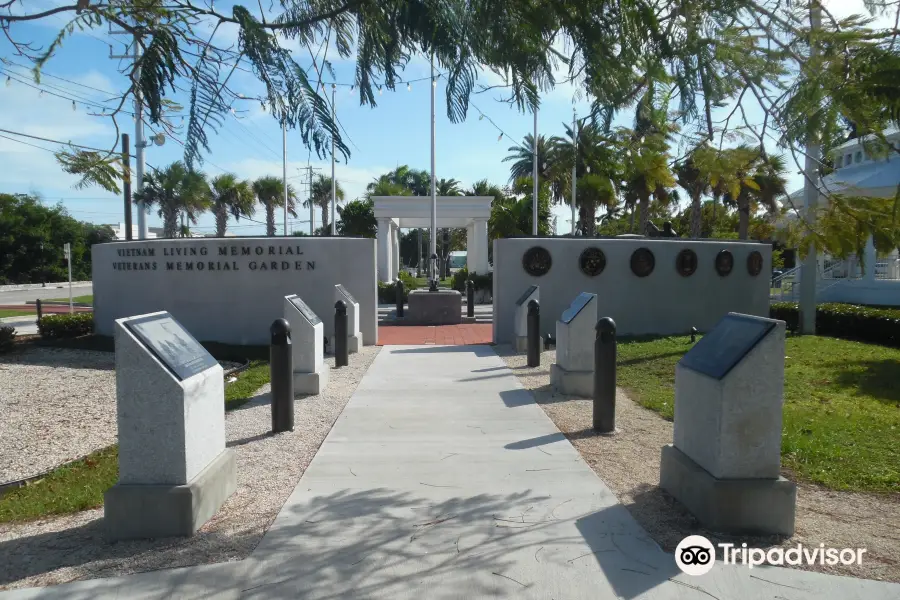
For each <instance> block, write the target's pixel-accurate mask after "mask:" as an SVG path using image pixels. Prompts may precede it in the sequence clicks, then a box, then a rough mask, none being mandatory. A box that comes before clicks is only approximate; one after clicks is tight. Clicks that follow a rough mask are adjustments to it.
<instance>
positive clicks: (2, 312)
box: [0, 309, 37, 319]
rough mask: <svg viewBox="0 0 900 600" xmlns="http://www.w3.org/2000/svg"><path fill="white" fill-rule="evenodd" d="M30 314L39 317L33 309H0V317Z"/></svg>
mask: <svg viewBox="0 0 900 600" xmlns="http://www.w3.org/2000/svg"><path fill="white" fill-rule="evenodd" d="M28 315H32V316H33V317H35V318H37V315H36V314H35V312H34V311H33V310H6V309H4V310H0V319H2V318H3V317H27V316H28Z"/></svg>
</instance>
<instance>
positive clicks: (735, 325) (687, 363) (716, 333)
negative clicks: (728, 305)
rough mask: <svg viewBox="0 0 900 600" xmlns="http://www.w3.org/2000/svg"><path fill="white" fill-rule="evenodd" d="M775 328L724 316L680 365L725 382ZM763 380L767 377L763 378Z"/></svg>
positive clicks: (764, 322)
mask: <svg viewBox="0 0 900 600" xmlns="http://www.w3.org/2000/svg"><path fill="white" fill-rule="evenodd" d="M774 327H775V322H774V321H770V320H768V319H762V318H760V317H751V316H748V315H725V317H724V318H723V319H722V320H721V321H719V322H718V323H717V324H716V326H715V327H713V330H712V331H710V332H709V333H707V334H706V335H704V336H703V337H702V338H700V341H699V342H697V343H696V344H694V347H693V348H691V349H690V350H689V351H688V353H687V354H685V355H684V356H683V357H681V360H680V361H679V363H678V364H680V365H681V366H682V367H686V368H688V369H690V370H692V371H697V372H698V373H703V374H704V375H708V376H709V377H712V378H713V379H722V378H723V377H725V376H726V375H728V373H729V372H730V371H731V369H733V368H734V367H735V366H736V365H737V364H738V363H739V362H741V359H743V358H744V357H745V356H747V354H748V353H749V352H750V351H751V350H753V348H755V347H756V345H757V344H758V343H759V342H760V341H762V339H763V338H764V337H766V335H767V334H768V333H769V332H770V331H772V329H773V328H774ZM760 376H765V375H764V374H761V375H760Z"/></svg>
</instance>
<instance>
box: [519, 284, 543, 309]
mask: <svg viewBox="0 0 900 600" xmlns="http://www.w3.org/2000/svg"><path fill="white" fill-rule="evenodd" d="M536 289H538V286H536V285H532V286H529V288H528V289H527V290H525V293H524V294H522V295H521V296H519V299H518V300H516V306H522V305H523V304H525V301H526V300H528V297H529V296H531V295H532V294H533V293H534V291H535V290H536Z"/></svg>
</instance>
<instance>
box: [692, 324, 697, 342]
mask: <svg viewBox="0 0 900 600" xmlns="http://www.w3.org/2000/svg"><path fill="white" fill-rule="evenodd" d="M696 341H697V328H696V327H691V343H692V344H693V343H694V342H696Z"/></svg>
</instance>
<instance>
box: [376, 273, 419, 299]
mask: <svg viewBox="0 0 900 600" xmlns="http://www.w3.org/2000/svg"><path fill="white" fill-rule="evenodd" d="M400 280H401V281H402V282H403V302H404V303H406V302H409V292H410V291H412V290H416V289H419V284H418V283H416V278H415V277H413V276H412V275H410V274H409V273H406V272H405V271H401V272H400ZM378 303H379V304H396V303H397V284H396V283H395V282H391V283H384V282H383V281H379V282H378Z"/></svg>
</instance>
